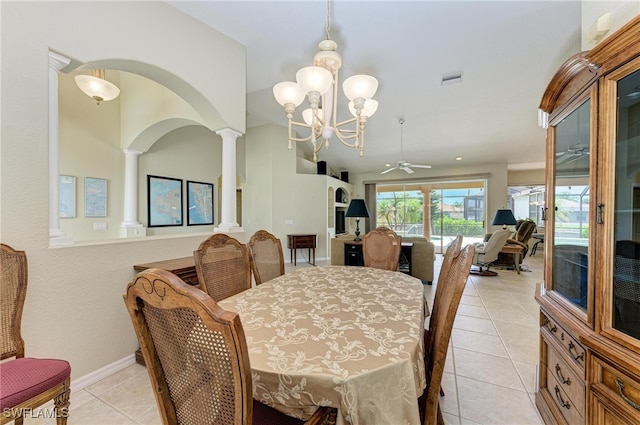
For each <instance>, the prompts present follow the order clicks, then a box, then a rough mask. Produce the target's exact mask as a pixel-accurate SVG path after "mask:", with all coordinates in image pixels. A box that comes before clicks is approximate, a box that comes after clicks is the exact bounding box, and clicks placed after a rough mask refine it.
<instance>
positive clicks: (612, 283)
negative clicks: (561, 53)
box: [536, 16, 640, 425]
mask: <svg viewBox="0 0 640 425" xmlns="http://www.w3.org/2000/svg"><path fill="white" fill-rule="evenodd" d="M540 109H541V110H542V111H543V112H544V113H546V114H543V116H544V118H546V119H548V131H547V159H546V161H547V176H546V181H547V183H546V200H545V208H544V211H545V220H546V221H545V232H546V233H545V239H544V240H545V273H544V283H543V284H541V285H539V287H538V290H537V293H536V299H537V301H538V303H539V304H540V367H539V390H538V392H537V393H536V405H537V407H538V409H539V411H540V413H541V415H542V418H543V419H544V421H545V423H546V424H568V425H575V424H640V16H637V17H636V18H635V19H633V20H632V21H631V22H629V23H628V24H626V25H625V26H624V27H622V28H621V29H620V30H618V31H617V32H616V33H614V34H612V35H611V36H610V37H609V38H607V39H605V40H604V41H602V42H601V43H600V44H599V45H598V46H596V47H595V48H594V49H593V50H590V51H588V52H583V53H579V54H576V55H574V56H573V57H571V58H570V59H569V60H567V61H566V62H565V63H564V64H563V65H562V67H561V68H560V69H559V70H558V72H557V73H556V75H555V76H554V77H553V79H552V80H551V82H550V84H549V86H548V87H547V90H546V92H545V93H544V96H543V99H542V102H541V105H540Z"/></svg>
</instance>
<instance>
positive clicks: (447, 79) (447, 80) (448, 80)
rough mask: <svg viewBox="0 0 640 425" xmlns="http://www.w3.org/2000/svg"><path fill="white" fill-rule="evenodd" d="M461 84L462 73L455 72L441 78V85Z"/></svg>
mask: <svg viewBox="0 0 640 425" xmlns="http://www.w3.org/2000/svg"><path fill="white" fill-rule="evenodd" d="M461 82H462V72H456V73H455V74H445V75H443V76H442V85H443V86H444V85H445V84H454V83H461Z"/></svg>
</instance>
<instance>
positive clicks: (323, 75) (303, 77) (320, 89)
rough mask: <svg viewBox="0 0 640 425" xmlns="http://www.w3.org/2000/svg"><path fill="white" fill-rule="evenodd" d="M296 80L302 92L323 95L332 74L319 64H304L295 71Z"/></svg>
mask: <svg viewBox="0 0 640 425" xmlns="http://www.w3.org/2000/svg"><path fill="white" fill-rule="evenodd" d="M296 81H297V82H298V85H299V86H300V88H301V89H302V91H303V92H304V93H307V94H308V93H311V92H317V93H320V94H321V95H323V94H325V93H326V92H327V90H329V87H331V83H332V82H333V75H331V73H330V72H329V71H327V70H326V69H324V68H321V67H319V66H306V67H304V68H302V69H300V70H299V71H298V72H296Z"/></svg>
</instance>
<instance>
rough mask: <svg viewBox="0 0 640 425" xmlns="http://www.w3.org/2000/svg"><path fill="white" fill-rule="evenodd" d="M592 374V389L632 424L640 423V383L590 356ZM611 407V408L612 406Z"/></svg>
mask: <svg viewBox="0 0 640 425" xmlns="http://www.w3.org/2000/svg"><path fill="white" fill-rule="evenodd" d="M591 359H592V362H591V365H592V367H593V369H594V372H593V373H592V374H591V376H594V377H595V379H594V382H593V383H592V389H593V391H594V392H597V393H602V394H603V395H604V396H606V398H607V399H608V400H610V401H611V402H612V403H614V404H616V405H618V406H619V408H618V409H615V410H622V411H623V412H626V415H628V416H630V417H633V419H634V420H633V423H640V382H639V381H638V380H636V379H634V378H632V377H630V376H628V375H627V374H625V373H623V372H622V371H621V370H618V369H616V368H615V367H614V366H612V365H610V364H609V363H607V362H605V361H603V360H601V359H600V358H598V357H596V356H591ZM612 407H613V406H612Z"/></svg>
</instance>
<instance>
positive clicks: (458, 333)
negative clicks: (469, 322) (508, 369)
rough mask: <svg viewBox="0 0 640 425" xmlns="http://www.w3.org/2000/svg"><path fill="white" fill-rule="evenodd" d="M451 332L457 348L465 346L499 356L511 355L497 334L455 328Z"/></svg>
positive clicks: (466, 348)
mask: <svg viewBox="0 0 640 425" xmlns="http://www.w3.org/2000/svg"><path fill="white" fill-rule="evenodd" d="M451 334H452V335H451V338H452V340H453V346H454V347H455V348H464V349H465V350H471V351H478V352H480V353H485V354H491V355H494V356H499V357H509V354H508V353H507V350H506V349H505V346H504V344H503V343H502V340H501V339H500V338H499V337H497V336H495V335H487V334H482V333H478V332H469V331H464V330H461V329H454V330H453V331H452V333H451Z"/></svg>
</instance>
